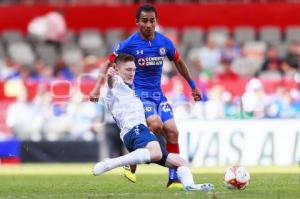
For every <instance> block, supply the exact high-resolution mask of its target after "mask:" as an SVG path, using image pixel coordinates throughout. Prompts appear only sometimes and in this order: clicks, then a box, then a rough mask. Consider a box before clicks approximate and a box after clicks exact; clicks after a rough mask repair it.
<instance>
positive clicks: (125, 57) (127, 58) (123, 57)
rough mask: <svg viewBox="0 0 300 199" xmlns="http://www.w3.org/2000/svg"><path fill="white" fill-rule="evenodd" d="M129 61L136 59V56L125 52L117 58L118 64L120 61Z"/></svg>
mask: <svg viewBox="0 0 300 199" xmlns="http://www.w3.org/2000/svg"><path fill="white" fill-rule="evenodd" d="M129 61H134V57H133V56H132V55H129V54H125V53H120V54H119V55H118V56H117V58H116V60H115V62H116V64H118V63H120V62H122V63H125V62H129Z"/></svg>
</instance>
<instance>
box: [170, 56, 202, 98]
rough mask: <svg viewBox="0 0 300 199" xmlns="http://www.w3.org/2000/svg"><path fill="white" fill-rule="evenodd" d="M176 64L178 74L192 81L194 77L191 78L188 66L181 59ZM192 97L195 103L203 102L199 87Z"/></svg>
mask: <svg viewBox="0 0 300 199" xmlns="http://www.w3.org/2000/svg"><path fill="white" fill-rule="evenodd" d="M174 64H175V66H176V68H177V70H178V72H179V73H180V74H181V75H182V76H183V77H184V79H185V80H186V81H188V80H190V79H192V76H191V74H190V72H189V70H188V68H187V65H186V64H185V62H184V61H183V60H182V59H181V58H179V59H178V60H176V61H174ZM192 96H193V98H194V100H195V101H201V100H202V97H201V93H200V90H199V89H198V88H197V87H196V88H195V89H192Z"/></svg>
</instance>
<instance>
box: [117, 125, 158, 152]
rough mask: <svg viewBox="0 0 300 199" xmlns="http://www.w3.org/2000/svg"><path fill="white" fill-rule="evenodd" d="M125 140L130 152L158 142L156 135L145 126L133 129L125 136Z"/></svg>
mask: <svg viewBox="0 0 300 199" xmlns="http://www.w3.org/2000/svg"><path fill="white" fill-rule="evenodd" d="M123 140H124V144H125V146H126V148H127V150H128V151H129V152H131V151H134V150H136V149H139V148H144V147H145V146H146V145H147V144H148V143H149V142H152V141H157V139H156V137H155V135H154V134H153V133H152V132H151V131H150V130H149V129H148V128H147V127H146V126H145V125H143V124H139V125H137V126H135V127H133V128H132V129H131V130H130V131H129V132H128V133H126V134H125V135H124V138H123Z"/></svg>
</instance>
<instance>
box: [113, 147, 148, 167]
mask: <svg viewBox="0 0 300 199" xmlns="http://www.w3.org/2000/svg"><path fill="white" fill-rule="evenodd" d="M146 162H150V151H149V150H148V149H137V150H135V151H132V152H130V153H128V154H126V155H123V156H120V157H117V158H112V159H108V160H107V163H108V164H109V165H108V166H109V167H110V169H113V168H116V167H120V166H125V165H135V164H142V163H146Z"/></svg>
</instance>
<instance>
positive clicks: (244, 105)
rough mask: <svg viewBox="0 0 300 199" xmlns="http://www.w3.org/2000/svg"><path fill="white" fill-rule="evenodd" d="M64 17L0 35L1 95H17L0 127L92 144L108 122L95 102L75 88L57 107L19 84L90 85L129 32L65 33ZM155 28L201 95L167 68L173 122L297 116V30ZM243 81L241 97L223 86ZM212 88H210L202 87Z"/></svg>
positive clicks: (47, 95) (31, 136)
mask: <svg viewBox="0 0 300 199" xmlns="http://www.w3.org/2000/svg"><path fill="white" fill-rule="evenodd" d="M63 12H64V11H63V10H57V11H53V12H50V13H47V14H46V15H43V16H39V17H37V18H35V19H33V20H32V21H31V22H30V23H29V24H28V34H26V35H23V34H22V33H21V32H20V31H18V30H5V31H3V32H2V33H1V37H0V80H1V82H2V83H3V84H4V88H7V89H6V90H5V92H6V94H7V95H8V96H10V97H16V101H14V102H11V103H9V104H8V105H5V107H6V108H5V110H7V111H6V114H5V115H2V114H1V115H2V116H1V117H2V118H3V119H1V122H3V123H5V124H1V125H2V126H3V125H5V126H6V127H8V128H9V129H10V131H11V132H13V133H14V134H16V135H17V136H18V137H19V138H21V139H22V140H36V141H38V140H49V141H55V140H93V139H96V137H97V135H98V134H99V133H101V132H103V129H104V128H105V121H106V118H109V117H107V114H106V112H105V109H104V107H103V104H102V102H99V103H98V104H92V103H90V102H88V96H87V95H84V94H83V93H82V92H81V91H80V89H75V90H72V95H71V96H69V98H68V99H67V100H63V101H57V100H55V99H54V96H53V93H51V90H49V89H45V87H43V86H40V88H39V89H38V92H37V93H36V96H34V98H33V99H29V98H28V90H27V89H28V88H27V87H26V86H25V84H24V82H27V83H28V82H31V83H38V84H40V85H43V84H45V83H51V82H53V81H56V80H66V81H69V82H71V84H72V83H74V82H75V81H77V80H78V77H80V76H82V74H84V75H86V76H88V77H89V79H90V80H92V81H93V80H94V79H95V77H97V75H98V70H99V66H100V65H101V63H103V61H104V60H105V59H106V57H107V55H108V54H109V53H110V52H111V51H112V49H113V48H114V46H115V45H116V44H117V43H118V42H119V41H121V40H123V39H124V38H126V37H127V36H128V35H129V34H131V33H132V32H133V31H134V30H132V31H126V30H123V29H118V28H113V29H109V30H106V31H99V30H97V29H92V28H89V29H82V30H81V31H80V32H74V31H72V30H69V29H68V28H67V25H66V23H65V21H64V17H63V16H64V13H63ZM49 30H51V31H49ZM157 30H158V31H160V32H163V33H164V34H165V35H167V36H168V37H169V38H170V39H171V40H172V41H173V42H174V43H175V44H176V46H177V49H178V51H179V52H180V54H181V56H182V57H183V59H184V60H185V61H186V63H187V64H188V67H189V69H190V71H191V73H192V75H193V77H194V78H195V79H196V80H197V81H198V83H199V87H200V88H201V89H202V90H203V91H204V101H202V102H197V103H194V102H192V100H191V98H190V96H189V95H190V93H189V92H186V87H185V85H184V83H183V82H184V81H182V79H180V78H178V76H177V72H176V70H175V68H174V67H173V66H172V65H171V64H170V63H169V62H166V63H165V65H164V67H163V77H162V83H163V85H168V84H171V85H172V86H171V88H168V89H167V90H166V95H167V97H168V99H169V100H170V102H171V104H172V105H173V107H174V113H175V118H176V119H194V118H197V119H229V118H235V119H238V118H255V119H257V118H299V117H300V75H299V71H300V65H299V64H300V44H299V42H300V37H299V35H300V27H289V28H287V31H286V32H282V31H281V30H280V28H278V27H274V26H267V27H262V28H261V29H259V30H256V29H254V28H253V27H237V28H236V29H234V30H229V29H228V28H226V27H212V28H210V29H209V30H203V29H201V28H200V27H199V28H196V27H191V28H185V29H183V30H177V29H174V28H168V27H161V26H159V27H158V29H157ZM244 80H247V81H246V82H247V83H246V84H245V87H243V88H242V89H241V92H240V93H232V92H231V89H230V88H228V87H226V86H225V85H224V84H223V83H224V82H233V84H232V85H234V87H241V86H244V85H240V84H239V83H240V82H241V81H244ZM266 81H267V82H274V81H275V82H282V81H284V82H290V83H291V85H292V86H284V84H279V86H277V87H274V88H273V90H271V91H266V89H265V87H266V86H267V85H266V84H265V83H264V82H266ZM211 82H217V83H214V84H212V85H211V86H209V87H207V85H208V84H209V83H211ZM4 103H6V102H3V103H2V104H1V106H2V107H4V105H3V104H4ZM3 110H4V108H3ZM108 120H111V119H108ZM111 122H112V121H110V123H111ZM28 124H30V125H28ZM2 129H4V128H2V127H1V130H2ZM0 138H1V137H0Z"/></svg>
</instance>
